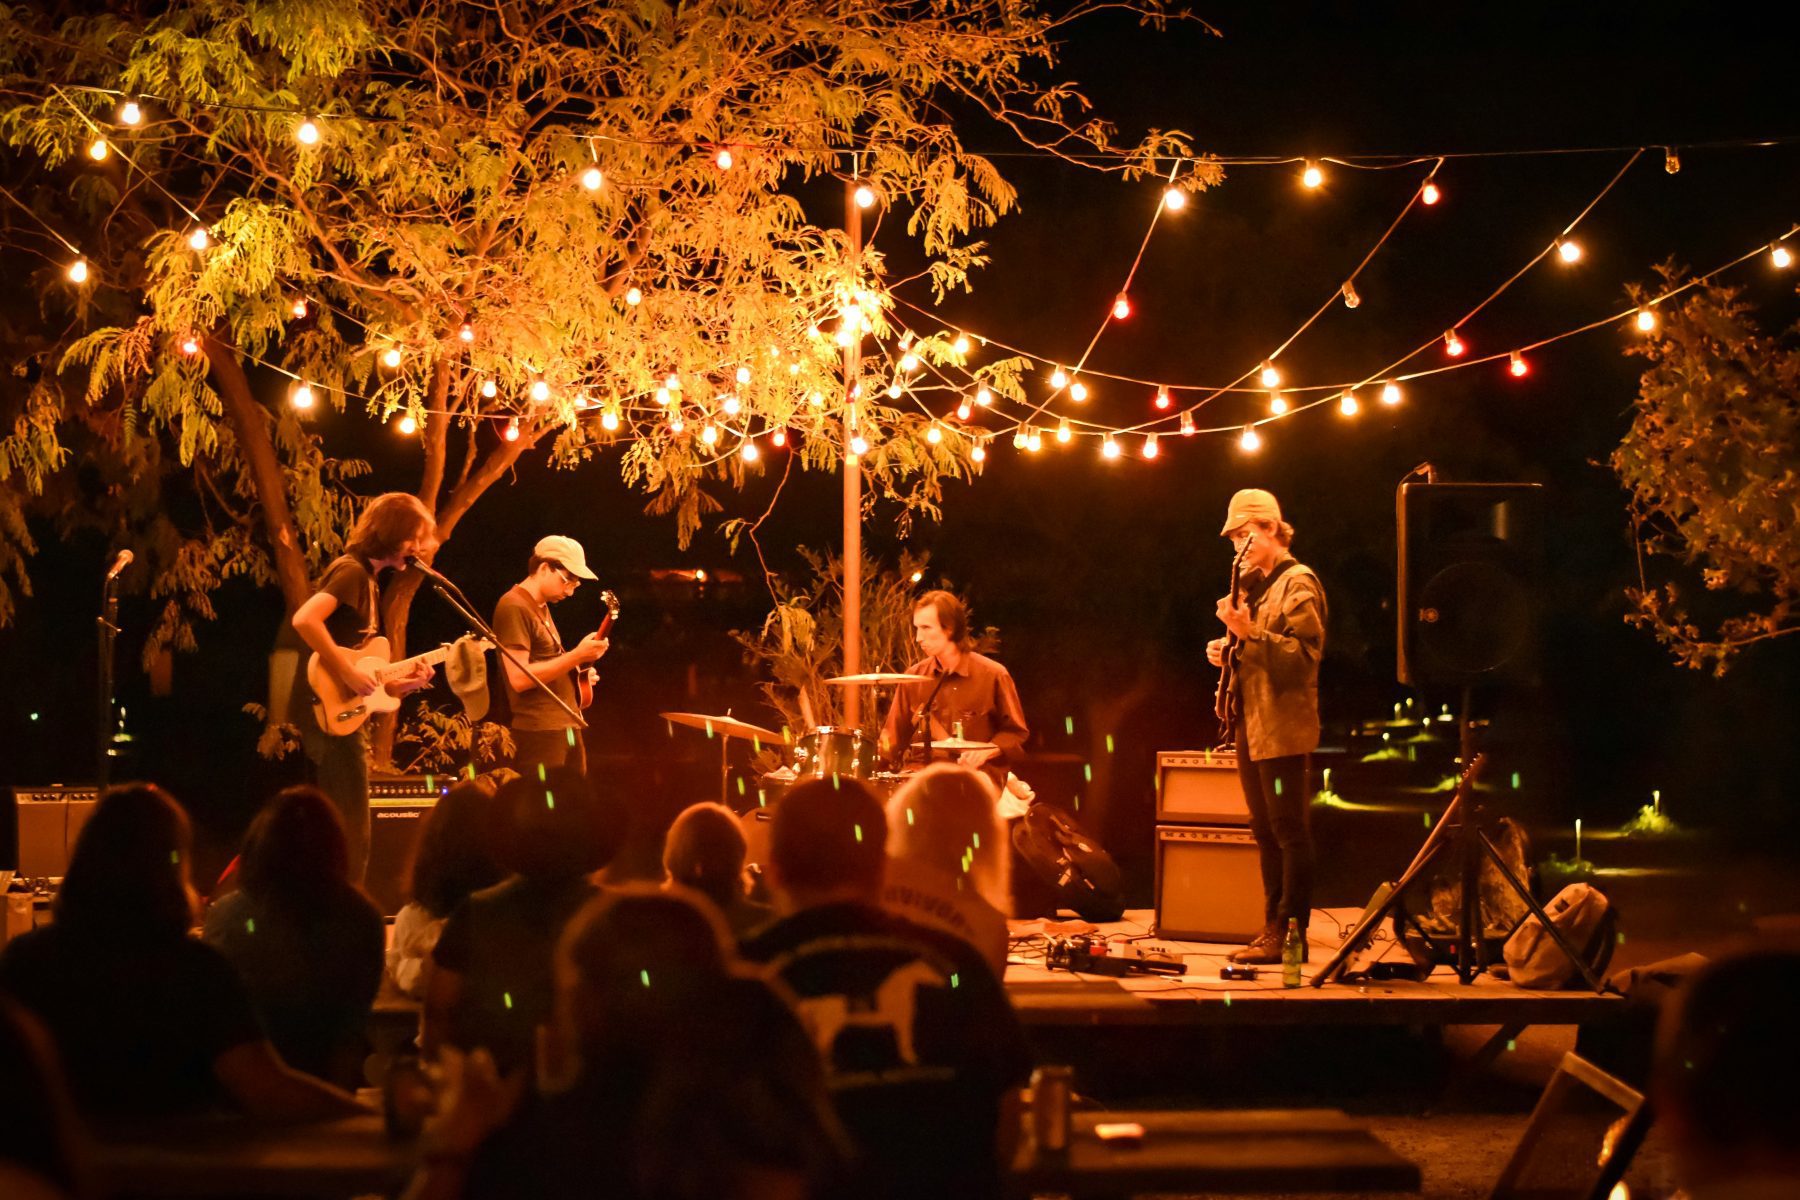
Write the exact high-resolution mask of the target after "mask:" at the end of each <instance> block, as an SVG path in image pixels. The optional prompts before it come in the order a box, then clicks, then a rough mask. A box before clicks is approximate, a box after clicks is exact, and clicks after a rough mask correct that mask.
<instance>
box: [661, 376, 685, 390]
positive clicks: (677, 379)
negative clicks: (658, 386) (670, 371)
mask: <svg viewBox="0 0 1800 1200" xmlns="http://www.w3.org/2000/svg"><path fill="white" fill-rule="evenodd" d="M663 386H664V387H666V388H668V389H669V390H670V391H671V392H679V391H680V390H681V376H679V375H670V376H669V377H668V378H666V379H664V380H663Z"/></svg>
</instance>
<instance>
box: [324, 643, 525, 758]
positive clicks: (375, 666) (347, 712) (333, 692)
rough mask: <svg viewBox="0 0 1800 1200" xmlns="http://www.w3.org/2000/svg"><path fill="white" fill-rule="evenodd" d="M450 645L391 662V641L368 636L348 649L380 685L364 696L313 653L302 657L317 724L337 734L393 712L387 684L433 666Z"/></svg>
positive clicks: (395, 701) (396, 701) (395, 698)
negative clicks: (353, 649) (419, 666)
mask: <svg viewBox="0 0 1800 1200" xmlns="http://www.w3.org/2000/svg"><path fill="white" fill-rule="evenodd" d="M474 645H475V647H476V649H478V650H483V651H485V650H491V649H492V648H493V645H494V644H493V643H492V642H489V641H484V640H481V639H475V640H474ZM452 649H454V643H451V642H445V643H444V644H443V645H441V646H439V647H438V648H437V649H436V650H427V651H426V652H425V653H423V654H415V655H413V656H412V657H411V658H403V659H401V660H400V661H399V662H394V661H393V648H392V645H391V643H389V641H388V640H387V639H386V638H384V637H377V638H370V639H369V640H368V641H366V642H364V643H363V644H362V645H361V646H359V647H357V649H356V650H355V651H353V652H352V653H354V654H355V655H356V665H357V667H358V668H359V669H361V670H364V671H367V672H368V673H369V674H370V675H373V676H374V677H375V682H376V683H377V684H378V685H380V686H378V687H377V688H376V689H375V690H374V691H373V692H370V693H369V694H368V695H367V696H359V695H357V694H356V693H355V692H353V691H351V690H350V689H348V688H346V687H345V686H344V685H343V684H341V683H339V682H338V679H337V676H336V675H333V674H332V673H331V670H330V669H329V668H328V667H326V665H325V664H324V662H323V661H322V660H321V659H320V658H319V656H318V654H316V653H315V654H314V655H313V656H312V657H311V658H309V659H307V660H306V682H307V683H308V684H310V685H312V693H313V713H314V715H315V716H317V717H318V720H319V728H320V729H323V730H324V731H325V732H326V733H334V734H339V735H342V734H346V733H355V732H356V731H357V730H358V729H361V728H362V726H363V722H364V721H367V720H368V719H369V718H370V717H372V716H374V715H375V714H376V713H384V712H393V711H394V710H395V709H397V708H399V707H400V697H399V695H397V694H395V693H394V692H392V691H390V690H389V686H388V685H389V684H391V683H393V682H394V681H396V680H400V679H405V678H407V677H408V676H410V675H411V674H412V673H413V671H414V669H415V668H416V667H417V666H418V665H419V664H420V663H425V664H426V665H428V666H433V667H435V666H437V665H438V664H439V663H441V662H443V661H444V660H445V659H446V658H449V657H450V653H451V651H452Z"/></svg>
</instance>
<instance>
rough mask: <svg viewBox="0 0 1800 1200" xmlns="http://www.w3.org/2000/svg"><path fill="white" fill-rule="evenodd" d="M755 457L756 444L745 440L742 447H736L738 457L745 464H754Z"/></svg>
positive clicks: (756, 452) (756, 453)
mask: <svg viewBox="0 0 1800 1200" xmlns="http://www.w3.org/2000/svg"><path fill="white" fill-rule="evenodd" d="M757 455H758V451H757V449H756V443H755V442H753V441H751V440H750V439H748V438H745V439H744V444H743V445H742V446H739V447H738V457H739V458H741V459H743V460H744V461H745V462H755V461H756V459H757Z"/></svg>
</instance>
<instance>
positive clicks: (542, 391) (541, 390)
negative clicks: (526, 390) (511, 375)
mask: <svg viewBox="0 0 1800 1200" xmlns="http://www.w3.org/2000/svg"><path fill="white" fill-rule="evenodd" d="M531 398H532V399H533V400H535V401H537V402H538V403H539V404H542V403H543V402H544V401H546V400H548V399H549V398H550V384H549V383H548V382H546V381H545V380H542V379H534V380H532V381H531Z"/></svg>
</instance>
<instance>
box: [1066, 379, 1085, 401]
mask: <svg viewBox="0 0 1800 1200" xmlns="http://www.w3.org/2000/svg"><path fill="white" fill-rule="evenodd" d="M1087 398H1088V389H1087V384H1085V383H1083V382H1081V380H1079V379H1077V380H1076V381H1075V382H1074V383H1071V384H1070V385H1069V399H1071V400H1073V401H1075V403H1077V404H1080V403H1081V402H1082V401H1084V400H1086V399H1087Z"/></svg>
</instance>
